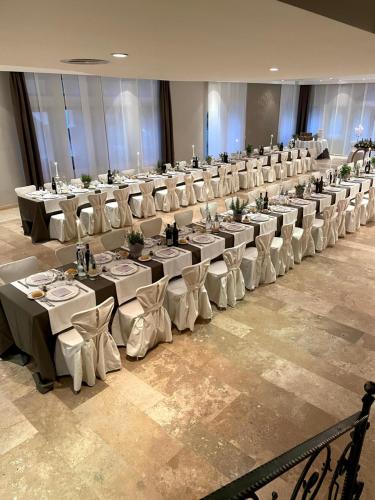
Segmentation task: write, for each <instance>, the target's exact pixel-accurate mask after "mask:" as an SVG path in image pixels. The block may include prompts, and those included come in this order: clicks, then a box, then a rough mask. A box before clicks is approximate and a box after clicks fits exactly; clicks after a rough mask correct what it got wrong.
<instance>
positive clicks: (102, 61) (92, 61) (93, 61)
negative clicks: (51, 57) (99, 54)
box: [61, 58, 109, 65]
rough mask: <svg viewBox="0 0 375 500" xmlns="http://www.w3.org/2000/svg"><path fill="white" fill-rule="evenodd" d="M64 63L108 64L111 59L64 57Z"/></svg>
mask: <svg viewBox="0 0 375 500" xmlns="http://www.w3.org/2000/svg"><path fill="white" fill-rule="evenodd" d="M61 62H62V63H65V64H84V65H88V64H108V62H109V61H107V60H105V59H86V58H76V59H62V60H61Z"/></svg>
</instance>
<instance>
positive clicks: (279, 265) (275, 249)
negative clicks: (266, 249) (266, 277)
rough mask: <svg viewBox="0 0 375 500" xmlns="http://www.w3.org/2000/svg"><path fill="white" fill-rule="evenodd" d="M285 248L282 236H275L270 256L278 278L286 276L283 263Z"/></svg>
mask: <svg viewBox="0 0 375 500" xmlns="http://www.w3.org/2000/svg"><path fill="white" fill-rule="evenodd" d="M292 231H293V230H292ZM283 246H284V240H283V238H282V237H281V236H275V237H274V238H272V241H271V248H270V255H271V261H272V264H273V267H274V268H275V272H276V277H277V276H281V275H282V274H284V272H283V271H284V269H283V262H282V256H283V253H282V251H283Z"/></svg>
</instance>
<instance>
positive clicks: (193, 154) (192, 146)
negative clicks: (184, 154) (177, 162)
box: [191, 144, 195, 157]
mask: <svg viewBox="0 0 375 500" xmlns="http://www.w3.org/2000/svg"><path fill="white" fill-rule="evenodd" d="M191 147H192V148H193V157H194V156H195V146H194V144H193V145H192V146H191Z"/></svg>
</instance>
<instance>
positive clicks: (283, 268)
mask: <svg viewBox="0 0 375 500" xmlns="http://www.w3.org/2000/svg"><path fill="white" fill-rule="evenodd" d="M293 228H294V225H293V224H285V225H284V226H283V227H282V228H281V237H282V239H283V246H282V247H281V264H280V268H279V274H280V276H283V275H284V274H286V273H287V272H288V271H289V269H293V267H294V253H293V246H292V236H293Z"/></svg>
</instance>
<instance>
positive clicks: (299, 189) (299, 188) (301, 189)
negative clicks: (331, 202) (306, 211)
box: [294, 183, 306, 198]
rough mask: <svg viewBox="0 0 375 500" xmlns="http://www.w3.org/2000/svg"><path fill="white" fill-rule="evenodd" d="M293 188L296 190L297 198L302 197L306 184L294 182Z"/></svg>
mask: <svg viewBox="0 0 375 500" xmlns="http://www.w3.org/2000/svg"><path fill="white" fill-rule="evenodd" d="M294 188H295V190H296V196H297V198H303V195H304V194H305V189H306V184H305V183H303V184H296V185H295V186H294Z"/></svg>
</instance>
